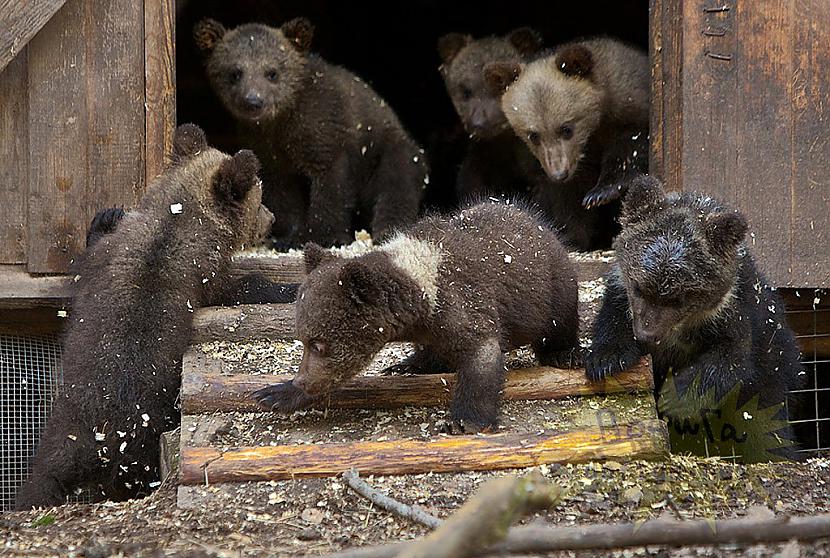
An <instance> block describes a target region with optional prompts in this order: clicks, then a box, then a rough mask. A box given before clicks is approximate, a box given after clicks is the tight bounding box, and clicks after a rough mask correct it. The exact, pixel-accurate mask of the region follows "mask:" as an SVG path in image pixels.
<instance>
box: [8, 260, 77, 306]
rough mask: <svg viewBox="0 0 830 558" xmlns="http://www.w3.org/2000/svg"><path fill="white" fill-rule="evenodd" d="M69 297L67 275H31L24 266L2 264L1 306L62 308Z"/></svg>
mask: <svg viewBox="0 0 830 558" xmlns="http://www.w3.org/2000/svg"><path fill="white" fill-rule="evenodd" d="M69 297H70V283H69V281H68V280H67V279H66V278H65V277H31V276H29V274H28V273H26V271H25V270H23V269H22V267H18V266H0V308H30V307H32V306H46V307H57V308H60V307H61V306H64V305H66V304H67V303H68V301H69Z"/></svg>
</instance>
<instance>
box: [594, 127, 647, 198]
mask: <svg viewBox="0 0 830 558" xmlns="http://www.w3.org/2000/svg"><path fill="white" fill-rule="evenodd" d="M648 154H649V136H648V130H647V129H641V128H637V127H632V128H624V129H622V130H620V131H618V132H617V133H615V134H614V135H612V136H611V138H610V140H609V141H608V142H607V145H606V148H605V150H604V152H603V154H602V160H601V162H600V175H599V178H598V179H597V184H596V186H594V187H593V188H592V189H591V190H589V191H588V193H587V194H585V197H584V198H583V200H582V205H583V206H584V207H585V208H586V209H591V208H592V207H597V206H600V205H605V204H608V203H611V202H612V201H614V200H617V199H619V198H621V197H622V196H624V195H625V192H626V191H627V189H628V183H629V182H630V181H631V179H633V178H634V177H635V176H637V175H638V174H643V173H647V172H648Z"/></svg>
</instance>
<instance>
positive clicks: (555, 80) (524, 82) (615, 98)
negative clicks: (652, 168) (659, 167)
mask: <svg viewBox="0 0 830 558" xmlns="http://www.w3.org/2000/svg"><path fill="white" fill-rule="evenodd" d="M487 75H488V79H489V80H490V83H491V84H492V86H493V87H496V88H500V89H501V90H503V91H504V95H503V97H502V109H503V111H504V114H505V115H506V117H507V120H508V121H509V122H510V125H511V126H512V128H513V130H514V131H515V132H516V135H518V136H519V137H520V138H521V139H522V140H524V142H525V143H526V144H527V146H528V147H529V148H530V150H531V151H532V152H533V154H534V155H535V156H536V159H538V161H539V163H540V164H541V167H542V168H543V169H544V171H545V173H546V174H547V176H548V178H549V182H548V183H546V184H540V185H539V186H538V187H537V188H536V189H535V191H534V196H533V197H534V199H535V201H536V202H537V203H538V204H539V205H540V206H541V207H542V209H543V210H545V211H546V212H547V213H548V214H549V216H550V218H551V219H552V220H553V221H555V223H556V224H557V225H558V226H560V227H562V232H563V234H564V236H565V239H566V240H568V241H570V242H571V243H573V244H574V245H575V246H576V247H577V248H579V249H582V250H585V249H594V248H603V247H607V246H608V245H609V244H610V241H611V239H612V238H613V235H614V234H615V233H616V230H617V228H616V226H615V224H614V220H615V218H616V215H617V212H618V211H619V207H618V206H617V205H616V204H614V206H613V207H611V208H599V210H597V209H595V210H593V211H589V209H591V208H595V207H596V206H602V205H605V204H608V203H610V202H613V201H614V200H616V199H618V198H619V197H620V194H621V193H622V191H623V189H624V187H625V185H626V184H627V183H628V181H629V180H630V179H631V178H633V176H635V175H637V174H639V173H640V172H645V170H646V169H647V165H648V124H649V110H650V106H649V105H650V82H651V78H650V75H651V74H650V66H649V63H648V56H647V55H646V53H645V52H643V51H641V50H639V49H636V48H633V47H630V46H627V45H625V44H623V43H621V42H619V41H617V40H614V39H608V38H598V39H591V40H586V41H577V42H573V43H568V44H565V45H562V46H559V47H557V48H556V49H555V50H554V51H553V53H552V54H551V55H549V56H545V57H542V58H539V59H538V60H535V61H533V62H531V63H529V64H527V65H522V64H518V63H515V62H499V63H494V64H491V65H490V67H488V70H487Z"/></svg>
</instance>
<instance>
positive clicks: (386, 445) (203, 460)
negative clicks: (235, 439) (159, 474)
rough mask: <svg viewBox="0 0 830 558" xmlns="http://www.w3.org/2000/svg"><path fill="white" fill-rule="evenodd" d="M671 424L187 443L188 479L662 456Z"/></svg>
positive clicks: (184, 473)
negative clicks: (339, 440) (228, 445)
mask: <svg viewBox="0 0 830 558" xmlns="http://www.w3.org/2000/svg"><path fill="white" fill-rule="evenodd" d="M666 440H667V432H666V426H665V423H664V422H663V421H661V420H657V419H652V420H644V421H640V422H635V423H632V424H614V425H608V426H602V425H600V426H596V427H591V428H584V429H579V430H573V431H568V432H545V433H542V434H538V435H535V436H527V435H516V434H509V433H506V434H491V435H478V436H449V437H442V438H439V439H434V440H428V441H422V440H393V441H384V442H375V441H369V442H352V443H344V444H310V445H292V446H265V447H243V448H232V449H227V450H225V449H221V448H213V447H204V446H202V447H191V446H186V447H183V448H182V449H181V455H180V458H179V460H180V461H179V462H180V467H181V469H180V475H179V481H180V482H181V483H182V484H185V485H193V484H210V483H227V482H244V481H271V480H286V479H294V478H297V477H327V476H336V475H339V474H341V473H343V472H344V471H346V470H349V469H352V468H354V469H357V470H358V471H360V473H361V474H366V475H373V474H374V475H406V474H421V473H428V472H432V473H445V472H458V471H484V470H497V469H517V468H524V467H533V466H537V465H542V464H552V463H579V462H583V461H595V460H605V459H621V458H625V459H655V458H659V457H664V456H665V455H667V454H668V447H667V442H666Z"/></svg>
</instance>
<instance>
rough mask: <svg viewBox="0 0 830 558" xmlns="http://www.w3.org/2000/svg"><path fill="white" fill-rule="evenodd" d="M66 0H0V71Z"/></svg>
mask: <svg viewBox="0 0 830 558" xmlns="http://www.w3.org/2000/svg"><path fill="white" fill-rule="evenodd" d="M64 3H66V0H0V72H2V71H3V68H5V67H6V66H8V64H9V62H11V61H12V59H14V57H15V56H17V54H18V53H19V52H20V51H21V50H23V48H24V47H25V46H26V45H27V44H28V43H29V41H30V40H32V37H34V36H35V35H37V32H38V31H40V30H41V29H42V28H43V26H44V25H46V22H47V21H49V20H50V19H51V18H52V16H53V15H55V12H57V11H58V10H59V9H60V8H61V6H63V5H64Z"/></svg>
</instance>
